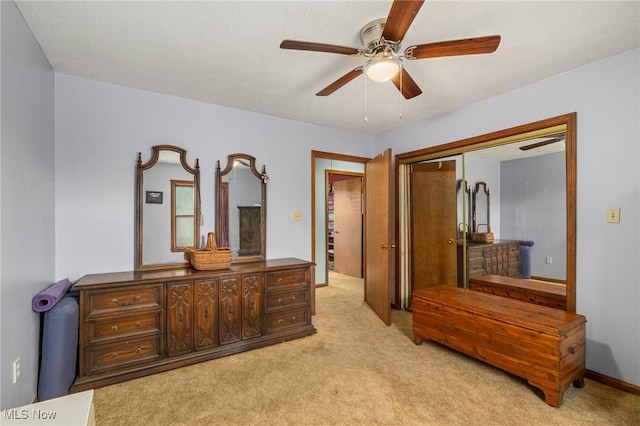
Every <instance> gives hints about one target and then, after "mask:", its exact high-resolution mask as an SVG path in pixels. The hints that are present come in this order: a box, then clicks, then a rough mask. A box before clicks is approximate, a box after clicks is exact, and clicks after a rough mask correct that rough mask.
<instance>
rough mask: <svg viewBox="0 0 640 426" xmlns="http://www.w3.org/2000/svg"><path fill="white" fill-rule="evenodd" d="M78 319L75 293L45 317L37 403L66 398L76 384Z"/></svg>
mask: <svg viewBox="0 0 640 426" xmlns="http://www.w3.org/2000/svg"><path fill="white" fill-rule="evenodd" d="M79 315H80V313H79V308H78V298H77V293H74V292H70V293H67V295H66V296H65V297H63V298H62V299H61V300H59V301H58V302H57V303H56V304H55V306H54V307H53V308H52V309H50V310H49V311H47V312H45V314H44V325H43V330H42V358H41V360H40V377H39V380H38V399H39V400H40V401H45V400H47V399H52V398H57V397H59V396H64V395H67V394H68V393H69V389H70V388H71V385H72V384H73V381H74V380H75V377H76V357H77V353H78V318H79Z"/></svg>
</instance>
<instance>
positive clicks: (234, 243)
mask: <svg viewBox="0 0 640 426" xmlns="http://www.w3.org/2000/svg"><path fill="white" fill-rule="evenodd" d="M268 179H269V178H268V176H267V173H266V169H265V166H262V171H261V172H258V170H257V169H256V166H255V158H254V157H252V156H250V155H247V154H231V155H229V156H228V162H227V166H226V167H225V168H224V170H221V169H220V162H219V161H218V163H217V165H216V239H217V244H218V246H219V247H230V248H231V249H232V250H233V262H234V263H241V262H255V261H260V260H264V259H265V258H266V235H267V180H268Z"/></svg>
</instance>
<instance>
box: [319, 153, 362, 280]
mask: <svg viewBox="0 0 640 426" xmlns="http://www.w3.org/2000/svg"><path fill="white" fill-rule="evenodd" d="M317 159H326V160H336V161H344V162H349V163H357V164H362V165H363V166H364V164H366V162H367V161H369V160H371V159H370V158H367V157H357V156H355V155H345V154H338V153H334V152H325V151H315V150H312V151H311V261H312V262H314V263H315V262H316V221H317V220H320V219H319V218H316V195H317V194H316V160H317ZM363 170H364V167H363ZM324 191H325V193H324V199H325V209H324V211H325V214H324V218H323V219H322V220H325V221H326V217H327V216H326V210H327V209H326V191H327V189H326V186H325V187H324ZM325 226H326V223H325ZM325 241H326V239H325ZM327 244H328V243H326V242H325V245H324V247H325V248H324V249H325V252H326V249H327ZM324 266H325V277H326V282H324V283H316V287H323V286H326V285H328V282H329V275H328V263H327V262H326V261H325V265H324Z"/></svg>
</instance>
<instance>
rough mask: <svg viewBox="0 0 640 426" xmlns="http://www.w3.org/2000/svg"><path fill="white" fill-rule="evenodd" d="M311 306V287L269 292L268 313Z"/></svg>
mask: <svg viewBox="0 0 640 426" xmlns="http://www.w3.org/2000/svg"><path fill="white" fill-rule="evenodd" d="M308 306H309V289H301V290H295V291H289V292H278V293H270V294H267V313H271V312H277V311H281V310H283V309H292V308H300V307H305V308H306V307H308Z"/></svg>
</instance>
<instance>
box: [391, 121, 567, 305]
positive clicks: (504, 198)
mask: <svg viewBox="0 0 640 426" xmlns="http://www.w3.org/2000/svg"><path fill="white" fill-rule="evenodd" d="M451 158H456V159H457V162H456V173H455V174H453V173H450V177H449V178H448V179H450V180H451V179H462V181H466V182H474V183H475V182H481V184H479V185H478V186H477V187H476V186H475V185H474V186H473V188H474V191H473V192H475V193H476V194H475V198H476V200H475V214H474V213H473V212H472V216H475V217H472V218H471V221H472V225H471V228H472V229H471V232H472V233H473V231H474V229H473V228H474V227H476V226H478V225H480V227H481V232H489V231H491V232H492V233H493V234H494V235H495V240H494V241H493V242H489V244H486V246H487V250H486V251H487V252H490V253H491V254H490V256H491V259H490V261H491V262H492V267H493V266H495V268H493V270H494V271H499V272H500V274H509V275H508V276H514V277H518V278H522V269H521V267H522V263H519V264H518V263H513V262H512V260H514V262H522V259H521V257H522V253H527V254H528V255H529V256H530V259H529V260H530V265H529V267H530V273H531V278H532V279H533V281H542V282H545V283H553V284H554V285H557V286H558V287H559V288H560V289H561V290H562V291H563V292H564V294H565V295H566V310H567V311H568V312H575V309H576V113H571V114H566V115H562V116H558V117H553V118H549V119H546V120H541V121H538V122H534V123H530V124H525V125H522V126H518V127H514V128H510V129H505V130H501V131H497V132H493V133H490V134H486V135H481V136H477V137H473V138H470V139H465V140H460V141H456V142H451V143H448V144H445V145H440V146H434V147H430V148H425V149H421V150H417V151H412V152H408V153H404V154H399V155H397V156H396V160H397V161H396V165H397V167H396V172H397V173H398V179H397V181H398V184H399V187H398V193H399V194H401V198H403V199H407V200H411V199H412V194H411V193H410V191H411V190H412V185H411V178H412V175H411V173H410V171H411V170H414V167H413V166H414V165H415V164H418V163H425V162H435V163H444V160H448V159H451ZM414 171H415V170H414ZM443 174H444V173H443V172H441V173H439V174H438V177H439V178H441V177H442V175H443ZM454 183H455V181H454ZM438 187H440V186H438ZM462 187H463V186H462V184H461V181H460V180H459V181H458V186H457V190H456V191H450V197H451V198H452V199H456V203H457V207H452V211H451V212H450V213H441V214H442V218H443V219H442V221H441V222H439V221H437V220H435V223H436V225H434V226H439V225H437V223H447V225H446V229H445V230H444V233H443V236H444V237H443V239H442V242H441V244H439V245H438V244H430V245H429V249H430V250H436V249H437V247H440V248H439V249H438V250H441V252H437V253H429V254H428V257H429V258H437V257H438V256H439V257H443V256H444V252H445V251H446V252H447V253H448V252H453V251H455V252H456V253H455V257H456V258H457V261H456V265H454V266H452V268H454V267H456V266H457V273H456V274H454V275H453V276H451V277H450V279H449V281H450V282H447V283H442V282H441V283H440V284H448V285H453V286H460V287H467V286H468V281H469V276H470V273H471V272H474V271H472V269H473V268H476V267H477V268H481V269H482V268H483V266H482V265H483V262H485V261H483V260H482V259H480V257H481V256H483V255H481V254H479V255H478V258H476V257H473V256H470V253H471V250H472V249H474V250H475V249H477V248H479V247H477V246H478V245H482V244H483V243H478V242H475V241H473V240H471V241H470V240H469V239H466V238H460V234H458V237H459V238H458V244H457V247H455V246H456V245H452V244H451V240H452V238H455V232H456V231H459V230H460V217H461V213H460V212H461V211H462V212H464V210H463V208H461V206H460V203H461V202H463V203H466V201H467V199H465V197H464V196H462V191H461V188H462ZM489 188H491V191H490V196H491V199H490V200H489ZM476 189H477V191H476ZM440 204H442V203H440ZM472 204H474V203H473V202H472ZM410 208H411V206H410V203H409V204H406V205H405V204H403V203H399V206H398V212H397V217H398V228H397V234H398V240H399V243H400V244H401V245H402V246H409V244H408V243H407V241H409V242H410V241H411V232H410V230H411V215H410ZM454 208H457V209H458V213H457V214H456V211H455V210H453V209H454ZM450 216H453V217H456V216H457V217H458V224H457V225H458V228H457V229H456V228H454V227H453V225H450V224H449V221H445V220H444V218H446V217H450ZM462 218H463V219H464V218H465V216H464V213H463V214H462ZM462 223H464V221H463V222H462ZM485 223H486V224H487V225H488V226H490V229H487V230H486V231H485V229H484V226H483V225H484V224H485ZM488 226H487V228H488ZM449 228H451V229H449ZM451 236H453V237H451ZM492 238H493V235H492ZM528 243H532V244H533V245H530V244H528ZM523 246H526V247H527V248H526V249H524V250H523V248H522V247H523ZM501 247H502V248H503V249H502V252H501ZM480 248H482V247H480ZM514 250H516V252H514ZM518 250H519V251H518ZM476 253H478V251H476ZM496 253H498V255H496ZM500 253H503V254H502V255H500ZM413 256H414V253H411V252H410V251H406V252H400V253H399V255H398V256H397V261H398V267H397V271H398V273H397V280H396V292H395V294H396V301H395V303H396V306H397V307H407V306H410V295H411V292H412V290H413V284H412V282H411V274H410V271H411V270H412V268H411V262H412V257H413ZM423 257H424V255H423ZM471 257H473V258H471ZM486 262H489V260H487V261H486ZM512 263H513V264H512ZM496 265H497V266H496ZM406 271H409V272H406ZM475 272H477V271H475ZM485 273H488V274H495V273H496V272H485ZM456 277H457V278H456ZM523 279H524V278H523ZM434 285H435V284H434Z"/></svg>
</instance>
